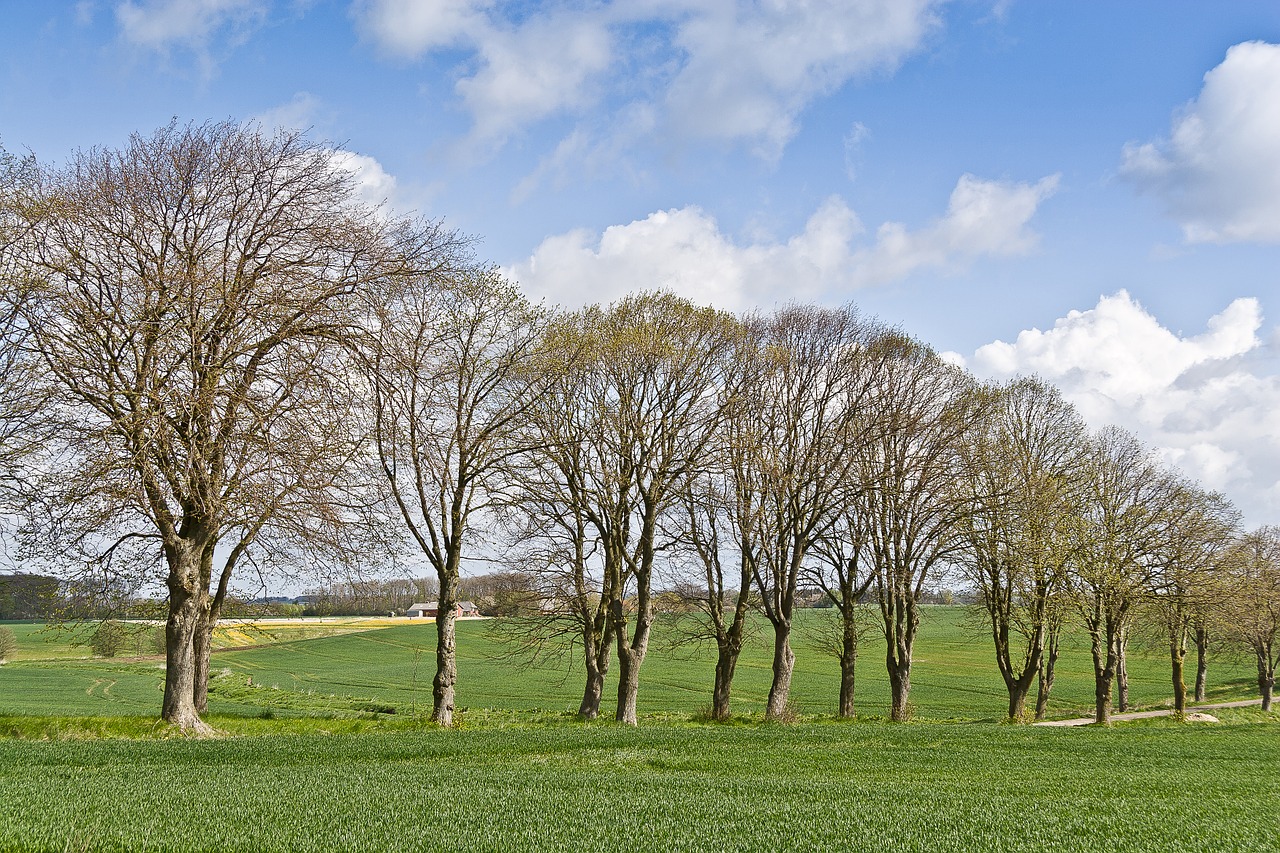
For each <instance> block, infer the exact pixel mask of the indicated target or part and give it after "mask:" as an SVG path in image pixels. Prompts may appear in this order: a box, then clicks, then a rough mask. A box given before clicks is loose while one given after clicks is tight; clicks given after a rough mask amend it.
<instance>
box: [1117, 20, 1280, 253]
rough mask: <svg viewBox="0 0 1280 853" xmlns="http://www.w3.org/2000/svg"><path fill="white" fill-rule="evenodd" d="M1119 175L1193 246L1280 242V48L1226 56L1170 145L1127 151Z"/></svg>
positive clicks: (1243, 48)
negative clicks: (1160, 207)
mask: <svg viewBox="0 0 1280 853" xmlns="http://www.w3.org/2000/svg"><path fill="white" fill-rule="evenodd" d="M1121 174H1123V175H1124V176H1125V177H1127V178H1128V179H1130V180H1132V181H1133V182H1134V183H1135V184H1136V185H1137V186H1138V187H1139V188H1140V189H1142V190H1145V191H1148V192H1151V193H1153V194H1154V195H1156V196H1157V197H1159V198H1160V199H1161V201H1162V202H1163V203H1164V205H1165V206H1166V208H1167V209H1168V211H1169V213H1170V214H1171V215H1172V216H1173V217H1174V218H1175V219H1176V220H1178V222H1179V223H1180V224H1181V226H1182V230H1183V235H1184V236H1185V238H1186V239H1187V240H1188V241H1189V242H1193V243H1195V242H1213V243H1229V242H1240V241H1256V242H1265V243H1276V242H1280V45H1274V44H1266V43H1265V42H1245V43H1243V44H1238V45H1235V46H1234V47H1232V48H1231V49H1230V50H1228V51H1227V56H1226V59H1224V60H1223V62H1222V64H1221V65H1219V66H1217V67H1216V68H1214V69H1213V70H1212V71H1210V72H1209V73H1208V74H1206V75H1205V76H1204V88H1203V89H1202V90H1201V91H1200V96H1199V97H1198V98H1197V99H1196V100H1195V101H1193V102H1191V103H1190V104H1188V105H1187V106H1186V107H1185V108H1184V110H1183V111H1182V113H1181V114H1179V115H1178V116H1177V117H1176V118H1175V119H1174V122H1173V130H1172V133H1171V135H1170V137H1169V138H1168V139H1166V140H1160V141H1158V142H1151V143H1147V144H1144V145H1137V144H1130V145H1127V146H1125V149H1124V160H1123V164H1122V167H1121Z"/></svg>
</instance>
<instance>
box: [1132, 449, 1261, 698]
mask: <svg viewBox="0 0 1280 853" xmlns="http://www.w3.org/2000/svg"><path fill="white" fill-rule="evenodd" d="M1167 476H1168V477H1169V478H1170V481H1169V483H1168V490H1169V500H1168V502H1167V504H1166V510H1165V511H1166V516H1165V518H1164V519H1162V523H1161V531H1160V532H1161V533H1162V534H1163V535H1162V536H1161V538H1160V539H1158V540H1157V542H1156V550H1155V553H1154V555H1153V556H1154V560H1153V571H1152V575H1151V580H1150V583H1151V588H1150V589H1149V590H1148V598H1147V604H1146V606H1145V607H1144V611H1145V613H1146V614H1147V616H1148V617H1149V620H1150V621H1151V622H1152V623H1154V627H1155V628H1156V629H1157V630H1158V631H1159V633H1160V634H1161V635H1162V639H1163V640H1164V642H1165V643H1166V644H1167V647H1168V650H1169V660H1170V666H1171V677H1172V682H1173V707H1174V710H1175V711H1177V712H1178V713H1182V712H1183V711H1185V710H1186V707H1187V684H1186V679H1185V677H1184V674H1183V673H1184V669H1185V661H1186V657H1187V645H1188V642H1189V640H1190V639H1191V637H1192V636H1193V634H1194V632H1195V630H1196V626H1197V625H1204V624H1205V623H1206V621H1207V619H1208V618H1209V617H1210V614H1211V613H1212V611H1213V610H1214V609H1215V607H1216V606H1218V605H1219V604H1220V603H1221V599H1222V593H1223V590H1222V582H1223V574H1224V565H1225V561H1226V559H1227V554H1228V549H1229V548H1230V546H1231V544H1232V540H1233V537H1234V534H1235V525H1236V523H1237V521H1238V519H1239V513H1238V512H1237V511H1236V510H1235V508H1234V507H1232V506H1231V504H1230V502H1229V501H1227V499H1226V498H1224V497H1223V496H1222V495H1220V494H1218V493H1216V492H1208V491H1205V490H1204V489H1201V488H1199V487H1198V486H1196V485H1195V484H1193V483H1190V482H1187V481H1186V480H1184V479H1183V478H1181V477H1179V476H1176V475H1174V474H1172V473H1170V474H1168V475H1167ZM1198 674H1199V669H1197V675H1198ZM1201 690H1203V686H1202V687H1201Z"/></svg>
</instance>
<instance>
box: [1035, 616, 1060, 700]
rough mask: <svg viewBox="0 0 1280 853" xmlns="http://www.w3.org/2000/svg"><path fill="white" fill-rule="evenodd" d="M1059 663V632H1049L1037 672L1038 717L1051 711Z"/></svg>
mask: <svg viewBox="0 0 1280 853" xmlns="http://www.w3.org/2000/svg"><path fill="white" fill-rule="evenodd" d="M1057 664H1058V632H1057V631H1056V630H1054V631H1051V632H1050V633H1049V643H1048V645H1047V646H1046V648H1045V654H1044V656H1043V657H1042V658H1041V659H1040V667H1039V669H1038V671H1037V672H1036V719H1037V720H1043V719H1044V718H1045V715H1046V714H1047V713H1049V696H1050V694H1051V693H1053V670H1054V667H1056V666H1057Z"/></svg>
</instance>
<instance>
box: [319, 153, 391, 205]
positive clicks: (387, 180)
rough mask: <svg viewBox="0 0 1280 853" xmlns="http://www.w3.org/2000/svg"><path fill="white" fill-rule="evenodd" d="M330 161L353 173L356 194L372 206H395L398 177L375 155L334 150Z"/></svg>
mask: <svg viewBox="0 0 1280 853" xmlns="http://www.w3.org/2000/svg"><path fill="white" fill-rule="evenodd" d="M330 161H331V162H332V163H333V165H335V166H337V167H338V168H339V169H342V170H343V171H345V172H347V173H348V174H350V175H351V177H352V179H353V180H354V181H355V188H356V195H357V197H358V198H359V199H360V201H362V202H364V203H365V204H367V205H369V206H371V207H379V206H382V205H387V206H390V207H392V208H395V207H396V205H395V197H396V189H397V187H396V179H395V176H394V175H391V174H389V173H388V172H387V171H386V169H384V168H382V164H381V163H379V162H378V161H377V160H376V159H374V158H373V157H370V156H368V155H366V154H356V153H355V152H353V151H334V152H333V154H332V155H330Z"/></svg>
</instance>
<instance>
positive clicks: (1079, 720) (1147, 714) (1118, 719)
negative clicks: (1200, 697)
mask: <svg viewBox="0 0 1280 853" xmlns="http://www.w3.org/2000/svg"><path fill="white" fill-rule="evenodd" d="M1261 704H1262V700H1260V699H1243V700H1241V701H1239V702H1218V703H1217V704H1214V705H1188V706H1187V713H1188V714H1191V713H1194V712H1196V711H1208V710H1211V709H1213V708H1247V707H1248V706H1250V705H1261ZM1172 716H1173V710H1172V709H1165V710H1163V711H1130V712H1129V713H1126V714H1112V715H1111V722H1113V723H1123V722H1124V721H1125V720H1146V719H1150V718H1151V717H1172ZM1092 722H1093V717H1076V718H1074V719H1071V720H1047V721H1045V722H1042V723H1036V724H1035V725H1037V726H1087V725H1090V724H1091V723H1092Z"/></svg>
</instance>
